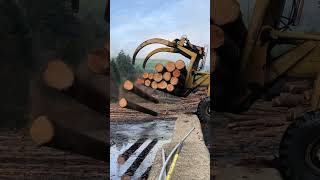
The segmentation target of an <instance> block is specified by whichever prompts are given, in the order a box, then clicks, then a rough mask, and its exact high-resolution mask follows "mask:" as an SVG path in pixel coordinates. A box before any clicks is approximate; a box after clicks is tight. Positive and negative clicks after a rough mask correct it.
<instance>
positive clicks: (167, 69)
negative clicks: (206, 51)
mask: <svg viewBox="0 0 320 180" xmlns="http://www.w3.org/2000/svg"><path fill="white" fill-rule="evenodd" d="M154 68H155V73H148V72H145V73H143V75H142V76H141V77H139V78H138V79H137V80H136V82H135V83H133V82H131V81H129V80H126V81H125V82H124V83H123V89H125V90H126V91H129V92H132V93H134V94H136V95H138V96H140V97H142V98H144V99H146V100H148V101H151V102H153V103H159V100H158V99H156V98H154V97H153V96H152V95H150V94H148V93H146V92H145V91H143V90H142V88H141V87H139V86H146V87H151V88H153V89H156V90H160V91H164V92H167V93H170V94H174V95H179V93H180V92H182V91H183V89H185V88H184V84H185V81H186V76H187V69H186V65H185V62H184V61H183V60H178V61H176V62H171V61H169V62H168V63H167V64H166V65H165V66H164V65H163V64H161V63H157V64H156V65H155V67H154ZM119 106H120V107H122V108H128V109H133V110H136V111H139V112H143V113H145V114H150V115H153V116H157V115H158V113H157V112H155V111H153V110H150V109H147V108H145V107H142V106H140V105H138V104H136V103H134V102H131V101H129V100H128V99H127V98H125V97H121V98H120V100H119Z"/></svg>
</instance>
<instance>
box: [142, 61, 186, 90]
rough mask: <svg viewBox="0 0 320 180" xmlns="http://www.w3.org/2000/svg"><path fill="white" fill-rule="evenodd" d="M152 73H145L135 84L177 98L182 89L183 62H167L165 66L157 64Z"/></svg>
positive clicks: (184, 74) (184, 78) (183, 78)
mask: <svg viewBox="0 0 320 180" xmlns="http://www.w3.org/2000/svg"><path fill="white" fill-rule="evenodd" d="M154 69H155V72H154V73H148V72H145V73H143V75H142V76H141V77H140V78H138V79H137V81H136V83H137V84H140V85H144V86H146V87H151V88H153V89H157V90H160V91H164V92H167V93H170V94H173V95H177V96H179V95H180V94H179V93H180V92H181V91H179V90H183V89H184V84H185V80H186V76H187V69H186V65H185V62H184V61H183V60H178V61H176V62H171V61H169V62H168V63H167V64H166V65H163V64H161V63H157V64H156V65H155V67H154Z"/></svg>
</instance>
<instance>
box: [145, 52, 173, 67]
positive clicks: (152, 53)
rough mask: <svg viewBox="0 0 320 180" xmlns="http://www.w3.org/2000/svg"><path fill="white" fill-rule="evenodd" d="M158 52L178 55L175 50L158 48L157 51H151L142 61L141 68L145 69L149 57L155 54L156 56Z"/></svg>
mask: <svg viewBox="0 0 320 180" xmlns="http://www.w3.org/2000/svg"><path fill="white" fill-rule="evenodd" d="M159 52H170V53H178V50H177V49H176V48H158V49H155V50H153V51H151V52H150V53H149V54H148V55H147V57H146V58H145V59H144V61H143V65H142V67H143V68H144V69H145V67H146V64H147V62H148V60H149V59H150V57H151V56H153V55H155V54H157V53H159Z"/></svg>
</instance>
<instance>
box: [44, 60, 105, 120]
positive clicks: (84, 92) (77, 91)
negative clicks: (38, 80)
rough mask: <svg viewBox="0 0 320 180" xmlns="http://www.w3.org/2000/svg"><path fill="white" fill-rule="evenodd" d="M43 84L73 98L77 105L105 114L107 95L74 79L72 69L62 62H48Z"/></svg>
mask: <svg viewBox="0 0 320 180" xmlns="http://www.w3.org/2000/svg"><path fill="white" fill-rule="evenodd" d="M43 80H44V83H45V84H46V85H47V86H49V87H51V88H54V89H57V90H59V91H61V92H63V93H64V94H66V95H68V96H70V97H72V98H74V99H75V100H77V101H78V102H79V103H81V104H83V105H86V106H87V107H89V108H91V109H93V110H95V111H96V112H99V113H101V114H103V115H105V114H106V113H107V102H108V101H107V98H108V95H107V93H102V92H99V91H96V90H94V89H93V88H90V87H89V86H88V85H85V83H84V82H81V81H80V80H78V79H76V78H75V74H74V72H73V71H72V69H71V68H70V67H69V66H68V65H67V64H65V63H64V62H63V61H62V60H54V61H50V62H49V63H48V65H47V67H46V69H45V71H44V73H43Z"/></svg>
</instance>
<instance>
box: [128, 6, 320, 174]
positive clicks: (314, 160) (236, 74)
mask: <svg viewBox="0 0 320 180" xmlns="http://www.w3.org/2000/svg"><path fill="white" fill-rule="evenodd" d="M290 5H291V8H290V10H289V13H288V14H289V16H287V17H285V16H284V14H285V13H284V9H285V7H288V6H290ZM303 7H304V1H303V0H292V1H291V4H289V3H288V2H286V0H256V1H255V6H254V9H253V13H252V14H251V19H250V22H249V25H248V27H246V25H245V23H244V21H243V19H242V14H241V10H240V4H239V2H238V1H236V0H211V18H210V31H211V47H210V48H211V55H210V59H211V62H210V64H211V68H210V71H211V73H203V72H201V68H202V64H203V62H204V60H205V50H204V48H203V47H199V46H196V45H193V44H191V43H190V41H189V40H188V39H186V38H184V37H182V38H181V39H175V40H173V41H168V40H165V39H160V38H154V39H150V40H147V41H145V42H143V43H142V44H140V45H139V46H138V48H137V49H136V51H135V52H134V54H133V64H134V63H135V59H136V55H137V53H138V52H139V51H140V50H141V49H142V48H143V47H145V46H147V45H150V44H162V45H165V46H167V47H164V48H159V49H156V50H154V51H152V52H151V53H150V54H148V55H147V57H146V58H145V60H144V62H143V67H145V65H146V63H147V61H148V60H149V58H150V57H151V56H152V55H154V54H156V53H160V52H167V53H179V54H181V55H183V56H185V57H187V58H188V59H190V63H189V67H188V68H187V71H188V72H187V78H186V81H185V85H184V88H183V91H184V93H182V94H183V96H188V94H190V92H193V91H195V90H196V89H197V87H199V86H205V87H208V89H209V91H208V97H207V98H205V99H203V100H202V101H201V102H200V103H199V106H198V110H197V114H198V117H199V119H200V121H202V122H204V123H210V122H212V121H214V117H213V116H210V112H212V111H211V110H214V111H220V112H221V111H222V112H232V113H239V112H242V111H244V110H247V109H248V108H250V106H251V104H252V103H253V102H254V101H255V100H257V99H258V98H260V97H261V96H262V95H264V96H267V95H268V94H269V92H270V89H272V88H273V87H274V85H275V84H277V83H279V82H280V80H281V79H283V78H287V77H304V78H314V79H315V81H314V89H313V97H312V101H311V108H310V110H309V111H307V112H304V113H303V114H301V116H299V117H298V118H296V119H295V120H294V122H293V123H292V124H291V125H290V126H289V127H288V129H287V130H286V131H285V132H284V135H283V138H282V141H281V142H280V146H279V159H280V164H281V165H280V167H281V168H280V170H281V172H282V174H283V177H284V178H285V179H288V180H318V179H320V133H319V131H320V36H319V35H315V34H308V33H302V32H294V31H292V30H291V27H292V26H295V25H297V24H298V23H299V21H300V19H301V15H302V13H303ZM279 45H289V46H290V48H288V50H286V51H285V52H283V53H281V54H279V55H278V56H274V55H272V54H271V52H272V50H273V49H276V48H277V47H278V46H279ZM210 76H211V78H210ZM210 79H211V82H212V83H213V85H214V86H213V88H211V90H212V92H211V93H210ZM210 94H211V95H212V96H213V101H212V102H211V107H210Z"/></svg>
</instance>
